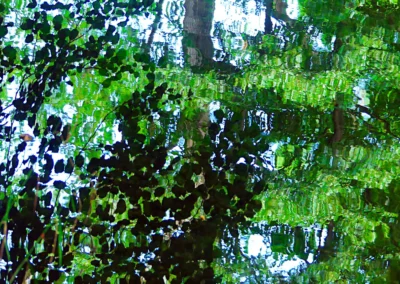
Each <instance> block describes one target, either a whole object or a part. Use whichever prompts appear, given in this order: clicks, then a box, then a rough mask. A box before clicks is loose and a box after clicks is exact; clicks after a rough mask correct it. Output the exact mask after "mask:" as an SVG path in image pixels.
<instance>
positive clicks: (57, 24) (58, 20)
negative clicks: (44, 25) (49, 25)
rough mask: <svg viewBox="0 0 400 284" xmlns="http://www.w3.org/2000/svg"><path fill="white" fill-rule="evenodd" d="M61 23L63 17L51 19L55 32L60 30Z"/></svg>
mask: <svg viewBox="0 0 400 284" xmlns="http://www.w3.org/2000/svg"><path fill="white" fill-rule="evenodd" d="M62 22H63V16H61V15H57V16H55V17H54V18H53V24H54V28H55V29H56V30H59V29H61V26H62Z"/></svg>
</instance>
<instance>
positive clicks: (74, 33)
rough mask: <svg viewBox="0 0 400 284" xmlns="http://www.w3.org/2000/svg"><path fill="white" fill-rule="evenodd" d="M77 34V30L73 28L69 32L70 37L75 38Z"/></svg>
mask: <svg viewBox="0 0 400 284" xmlns="http://www.w3.org/2000/svg"><path fill="white" fill-rule="evenodd" d="M78 35H79V31H78V30H77V29H73V30H72V31H70V33H69V38H70V39H76V38H77V37H78Z"/></svg>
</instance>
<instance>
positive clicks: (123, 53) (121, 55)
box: [116, 48, 128, 60]
mask: <svg viewBox="0 0 400 284" xmlns="http://www.w3.org/2000/svg"><path fill="white" fill-rule="evenodd" d="M127 53H128V52H127V51H126V49H124V48H122V49H120V50H118V52H117V54H116V56H117V57H118V59H120V60H124V59H126V55H127Z"/></svg>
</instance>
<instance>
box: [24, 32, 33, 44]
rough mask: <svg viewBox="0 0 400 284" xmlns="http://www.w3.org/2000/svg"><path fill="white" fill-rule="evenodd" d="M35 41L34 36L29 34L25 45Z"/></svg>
mask: <svg viewBox="0 0 400 284" xmlns="http://www.w3.org/2000/svg"><path fill="white" fill-rule="evenodd" d="M32 41H33V35H32V34H29V35H27V36H26V38H25V43H31V42H32Z"/></svg>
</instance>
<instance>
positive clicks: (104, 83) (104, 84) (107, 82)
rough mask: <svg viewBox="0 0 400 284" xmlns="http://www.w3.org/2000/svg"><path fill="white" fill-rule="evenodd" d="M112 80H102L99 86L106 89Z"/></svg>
mask: <svg viewBox="0 0 400 284" xmlns="http://www.w3.org/2000/svg"><path fill="white" fill-rule="evenodd" d="M111 82H112V80H111V79H110V78H108V79H106V80H104V81H103V82H102V83H101V84H102V85H103V87H104V88H108V87H110V85H111Z"/></svg>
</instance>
